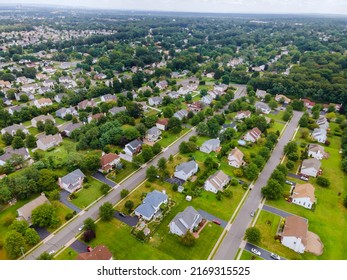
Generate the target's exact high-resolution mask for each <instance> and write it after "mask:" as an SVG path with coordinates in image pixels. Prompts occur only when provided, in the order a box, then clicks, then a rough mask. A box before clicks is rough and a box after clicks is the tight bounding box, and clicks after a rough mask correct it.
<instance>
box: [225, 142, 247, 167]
mask: <svg viewBox="0 0 347 280" xmlns="http://www.w3.org/2000/svg"><path fill="white" fill-rule="evenodd" d="M243 157H244V154H243V152H241V151H240V150H239V149H238V148H237V147H236V148H234V149H233V150H232V151H231V152H230V154H229V156H228V162H229V165H230V166H233V167H236V168H240V167H241V166H242V165H244V164H245V162H244V160H243Z"/></svg>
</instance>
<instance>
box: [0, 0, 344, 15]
mask: <svg viewBox="0 0 347 280" xmlns="http://www.w3.org/2000/svg"><path fill="white" fill-rule="evenodd" d="M14 2H19V3H23V4H29V3H31V4H54V5H66V6H79V7H88V8H97V9H117V10H147V11H179V12H213V13H275V14H276V13H281V14H286V13H290V14H292V13H294V14H302V13H314V14H317V13H318V14H345V15H347V0H18V1H17V0H0V4H5V3H14Z"/></svg>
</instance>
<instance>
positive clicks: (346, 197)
mask: <svg viewBox="0 0 347 280" xmlns="http://www.w3.org/2000/svg"><path fill="white" fill-rule="evenodd" d="M343 206H345V208H347V195H346V196H345V198H344V199H343Z"/></svg>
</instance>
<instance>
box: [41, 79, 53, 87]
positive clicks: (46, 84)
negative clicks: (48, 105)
mask: <svg viewBox="0 0 347 280" xmlns="http://www.w3.org/2000/svg"><path fill="white" fill-rule="evenodd" d="M54 83H55V82H54V81H53V80H44V81H43V83H42V85H43V86H44V87H49V88H52V87H54Z"/></svg>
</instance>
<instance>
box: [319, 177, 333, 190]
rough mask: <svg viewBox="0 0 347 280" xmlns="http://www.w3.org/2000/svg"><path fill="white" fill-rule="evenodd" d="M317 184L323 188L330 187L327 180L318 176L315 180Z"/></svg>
mask: <svg viewBox="0 0 347 280" xmlns="http://www.w3.org/2000/svg"><path fill="white" fill-rule="evenodd" d="M316 182H317V184H318V185H319V186H321V187H323V188H327V187H329V186H330V181H329V179H328V178H325V177H322V176H319V177H318V178H317V181H316Z"/></svg>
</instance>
